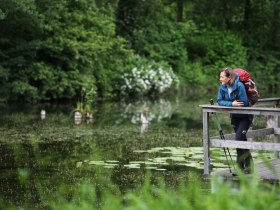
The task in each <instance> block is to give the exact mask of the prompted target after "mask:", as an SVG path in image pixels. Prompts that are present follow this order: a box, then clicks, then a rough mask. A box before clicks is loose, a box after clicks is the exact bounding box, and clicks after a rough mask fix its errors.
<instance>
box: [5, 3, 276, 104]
mask: <svg viewBox="0 0 280 210" xmlns="http://www.w3.org/2000/svg"><path fill="white" fill-rule="evenodd" d="M279 8H280V3H279V1H277V0H269V1H265V0H246V1H243V0H237V1H218V0H214V1H207V0H188V1H182V0H176V1H175V0H145V1H144V0H138V1H134V0H115V1H109V0H107V1H106V0H103V1H98V0H61V1H52V0H2V1H1V2H0V27H1V31H0V84H1V87H2V88H1V90H0V94H1V100H7V101H10V100H24V101H40V100H60V99H75V98H78V97H80V95H81V93H83V94H85V95H86V94H87V93H91V97H93V98H108V97H117V96H120V95H121V96H124V97H125V96H129V95H131V94H132V95H133V94H134V93H139V92H141V90H140V89H139V86H137V85H135V89H133V88H132V89H130V90H129V91H124V92H123V91H122V87H124V86H125V85H127V83H128V80H127V78H129V77H131V76H129V75H132V74H133V72H132V70H133V69H135V68H138V69H140V70H139V71H143V72H148V71H149V69H151V68H154V70H155V71H160V70H159V69H161V71H166V72H165V74H166V75H167V74H168V75H169V74H170V75H169V76H168V77H166V78H169V77H170V78H171V75H173V76H172V78H173V79H174V81H175V80H176V81H177V78H178V79H179V80H180V83H179V84H180V85H179V87H180V88H186V87H189V88H190V89H193V90H198V89H199V90H201V89H203V90H207V89H209V88H211V87H212V88H213V86H215V82H217V72H218V70H219V69H221V68H223V67H225V66H230V67H241V68H245V69H247V70H248V71H249V72H250V73H251V74H252V76H253V77H254V79H255V81H257V82H258V81H262V83H261V82H259V83H258V86H259V89H261V92H264V93H268V92H273V91H274V92H276V91H277V90H278V89H279V79H278V78H279V77H280V75H279V71H278V68H279V66H280V65H279V64H280V61H279V55H280V51H279V48H280V32H279V30H280V17H279V16H280V12H279V11H280V9H279ZM140 66H141V67H140ZM141 69H142V70H141ZM143 72H142V73H141V72H140V73H139V75H144V73H143ZM134 73H135V71H134ZM146 77H147V75H146ZM175 77H176V78H175ZM135 78H137V77H135ZM135 78H134V79H135ZM140 79H143V82H144V83H145V82H146V83H147V84H148V79H146V80H145V78H140ZM161 80H162V78H161V79H160V78H157V79H155V80H154V81H158V82H155V83H154V86H153V85H152V86H151V88H150V89H149V91H146V90H145V91H144V90H143V92H142V93H143V94H155V93H159V91H158V90H159V89H157V88H155V87H156V86H158V85H160V84H164V83H161ZM139 81H140V80H138V82H139ZM209 81H211V82H209ZM212 81H213V82H212ZM143 82H142V83H143ZM166 82H167V83H168V81H167V80H166ZM144 83H143V84H144ZM167 83H165V84H167ZM135 84H137V82H136V83H135ZM139 84H140V83H139ZM143 84H142V86H141V87H144V86H143ZM168 84H169V83H168ZM149 85H151V83H149ZM175 86H176V88H178V84H177V85H173V86H171V84H170V88H171V87H172V88H175ZM136 88H138V89H136ZM138 95H139V94H138Z"/></svg>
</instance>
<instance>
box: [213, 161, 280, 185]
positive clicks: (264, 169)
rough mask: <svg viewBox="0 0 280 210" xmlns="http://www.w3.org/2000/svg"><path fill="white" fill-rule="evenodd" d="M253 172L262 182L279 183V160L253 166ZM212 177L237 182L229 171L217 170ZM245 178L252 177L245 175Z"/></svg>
mask: <svg viewBox="0 0 280 210" xmlns="http://www.w3.org/2000/svg"><path fill="white" fill-rule="evenodd" d="M254 170H255V172H256V174H257V176H258V177H259V179H260V180H262V181H279V180H280V159H278V158H277V159H273V160H270V161H268V162H266V163H265V162H260V163H257V164H255V167H254ZM212 175H217V176H222V177H223V178H224V179H231V180H238V177H237V176H233V175H232V174H231V173H230V172H229V169H228V168H227V169H222V170H217V171H215V172H212V173H211V176H212ZM245 176H252V175H251V174H248V175H247V174H246V175H245Z"/></svg>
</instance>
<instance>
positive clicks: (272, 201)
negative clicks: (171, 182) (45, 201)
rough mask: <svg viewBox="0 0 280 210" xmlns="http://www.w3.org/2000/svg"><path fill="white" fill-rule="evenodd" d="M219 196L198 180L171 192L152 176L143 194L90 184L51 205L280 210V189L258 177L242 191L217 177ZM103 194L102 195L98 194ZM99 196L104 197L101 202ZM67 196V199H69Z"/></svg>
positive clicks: (248, 181) (245, 182) (243, 185)
mask: <svg viewBox="0 0 280 210" xmlns="http://www.w3.org/2000/svg"><path fill="white" fill-rule="evenodd" d="M212 182H213V187H214V188H215V192H213V193H210V192H203V190H202V185H201V183H199V182H198V181H197V180H196V179H192V180H191V184H181V186H180V187H179V189H177V190H176V191H175V190H174V189H170V188H167V187H166V186H165V185H164V184H162V183H161V182H160V181H159V183H157V184H154V183H152V182H151V181H149V176H147V178H146V182H145V184H144V186H143V187H142V189H140V191H139V192H130V193H126V194H125V195H124V196H122V195H121V194H120V193H119V192H118V191H116V190H113V189H108V188H107V190H101V192H100V190H99V188H94V187H93V186H91V185H89V184H83V185H81V186H80V187H77V188H76V189H77V190H76V191H74V193H73V194H72V196H71V199H65V198H64V197H62V196H61V195H63V194H66V193H65V192H62V193H61V195H60V194H59V195H58V196H57V198H59V201H60V202H52V201H50V202H49V204H50V206H51V209H76V208H81V207H82V209H112V208H113V209H125V208H128V209H193V210H197V209H201V210H203V209H209V210H210V209H215V210H223V209H229V210H231V209H232V210H234V209H258V210H262V209H263V210H265V209H271V210H277V209H279V208H280V202H279V200H278V193H279V188H277V187H275V186H273V185H265V184H260V183H259V182H258V181H257V178H256V176H253V177H252V178H251V179H246V178H245V177H242V176H241V183H240V188H239V189H235V190H236V192H234V188H235V186H234V185H233V183H231V182H229V181H227V182H226V181H222V180H221V179H219V177H214V180H212ZM98 192H99V193H98ZM98 194H99V195H102V197H101V198H100V196H98ZM67 195H68V196H69V194H68V193H67V194H66V195H65V196H66V197H68V196H67Z"/></svg>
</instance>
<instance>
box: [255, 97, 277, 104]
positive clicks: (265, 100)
mask: <svg viewBox="0 0 280 210" xmlns="http://www.w3.org/2000/svg"><path fill="white" fill-rule="evenodd" d="M279 104H280V98H261V99H259V100H258V102H257V103H256V104H255V106H268V105H269V106H277V105H279Z"/></svg>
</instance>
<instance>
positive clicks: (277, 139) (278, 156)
mask: <svg viewBox="0 0 280 210" xmlns="http://www.w3.org/2000/svg"><path fill="white" fill-rule="evenodd" d="M275 108H279V105H278V104H276V105H275ZM278 119H279V118H278V115H274V117H273V121H274V124H273V128H279V121H278ZM274 142H275V143H280V136H279V135H277V134H274ZM275 157H276V158H280V154H279V152H275Z"/></svg>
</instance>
